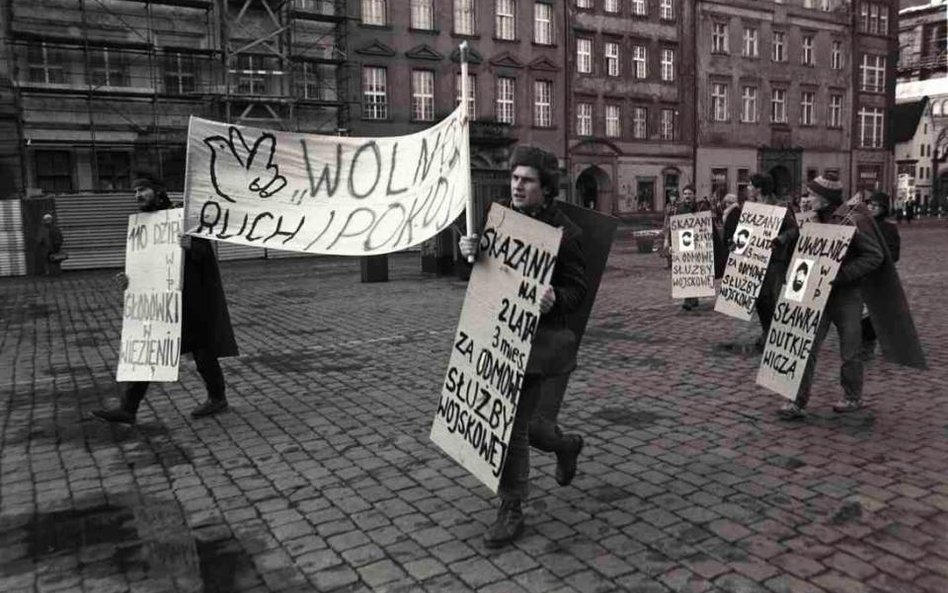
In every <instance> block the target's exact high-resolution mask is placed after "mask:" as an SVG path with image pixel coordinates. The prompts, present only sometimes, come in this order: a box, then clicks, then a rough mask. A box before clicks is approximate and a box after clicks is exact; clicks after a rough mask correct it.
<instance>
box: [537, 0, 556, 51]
mask: <svg viewBox="0 0 948 593" xmlns="http://www.w3.org/2000/svg"><path fill="white" fill-rule="evenodd" d="M533 41H534V43H536V44H538V45H553V6H552V5H550V4H547V3H546V2H534V3H533Z"/></svg>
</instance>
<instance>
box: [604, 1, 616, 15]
mask: <svg viewBox="0 0 948 593" xmlns="http://www.w3.org/2000/svg"><path fill="white" fill-rule="evenodd" d="M602 9H603V10H605V11H606V12H619V0H606V2H605V4H603V7H602Z"/></svg>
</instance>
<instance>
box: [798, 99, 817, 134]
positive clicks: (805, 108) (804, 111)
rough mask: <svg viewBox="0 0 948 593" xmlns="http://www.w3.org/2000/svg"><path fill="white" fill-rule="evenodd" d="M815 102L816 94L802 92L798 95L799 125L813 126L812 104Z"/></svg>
mask: <svg viewBox="0 0 948 593" xmlns="http://www.w3.org/2000/svg"><path fill="white" fill-rule="evenodd" d="M815 102H816V93H814V92H813V91H803V92H801V93H800V125H803V126H812V125H813V104H814V103H815Z"/></svg>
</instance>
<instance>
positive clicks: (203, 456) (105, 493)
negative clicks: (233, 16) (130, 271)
mask: <svg viewBox="0 0 948 593" xmlns="http://www.w3.org/2000/svg"><path fill="white" fill-rule="evenodd" d="M901 230H902V232H903V259H904V262H903V263H902V264H901V268H900V269H901V273H902V274H903V279H904V281H905V284H906V288H907V292H908V295H909V299H910V301H911V303H912V307H913V310H914V313H915V319H916V321H917V322H918V325H919V328H920V332H921V334H922V338H923V342H924V343H925V346H926V349H927V352H928V356H929V361H930V364H931V367H932V370H930V371H928V372H925V373H918V372H915V371H911V370H908V369H903V368H899V367H896V366H894V365H891V364H889V363H886V362H884V361H882V360H875V361H873V362H871V363H870V364H869V365H868V367H867V376H866V378H867V381H866V398H867V401H868V404H869V406H868V409H866V410H865V411H863V412H860V413H858V414H856V415H853V416H851V417H845V418H841V417H837V416H835V415H834V414H833V413H832V411H831V409H830V405H831V404H832V402H833V401H835V400H836V399H837V398H838V394H839V387H838V381H837V373H838V370H837V369H838V358H837V357H836V353H835V352H834V351H835V349H836V340H835V337H832V338H831V339H830V340H829V341H828V343H827V347H826V350H825V351H824V354H823V356H822V357H821V364H820V365H819V371H818V377H817V384H816V386H815V388H814V395H813V400H812V402H811V410H812V414H811V417H810V419H809V420H808V421H807V422H805V423H799V424H783V423H779V422H777V421H776V419H775V417H774V415H773V412H774V411H775V409H776V408H777V407H778V405H779V404H780V402H781V401H782V400H781V399H780V398H779V397H778V396H776V395H774V394H772V393H769V392H766V391H764V390H763V389H761V388H758V387H756V386H755V385H754V377H755V369H756V365H757V358H756V357H755V356H754V355H753V354H751V352H750V349H749V344H750V343H751V342H752V341H753V339H754V338H755V337H756V335H755V331H754V330H755V326H754V325H753V324H751V323H742V322H738V321H734V320H731V319H728V318H726V317H724V316H722V315H719V314H716V313H714V312H713V311H711V304H710V300H709V299H705V300H703V301H702V308H701V309H700V310H699V311H697V312H693V313H687V312H684V311H682V310H681V309H680V307H678V306H677V304H676V303H673V302H672V301H671V300H670V298H669V297H668V294H669V281H668V277H667V272H666V271H665V270H664V269H663V267H662V264H661V262H660V260H659V258H657V257H655V256H653V255H639V254H637V253H635V246H634V244H633V243H632V241H631V240H630V237H629V236H628V235H625V236H624V238H623V240H622V241H620V242H619V243H618V244H617V245H616V246H615V248H614V252H613V256H612V258H611V260H610V266H609V268H608V271H607V276H606V278H605V280H604V282H603V286H602V289H601V291H600V298H599V301H598V303H597V308H596V310H595V312H594V317H593V320H592V322H591V326H590V329H589V331H588V334H587V336H586V340H585V342H584V344H583V349H582V352H581V358H580V368H579V370H578V371H577V372H576V373H575V374H574V376H573V381H572V383H571V389H570V392H569V394H568V395H567V403H566V406H565V408H564V410H563V414H562V422H563V424H564V426H565V428H567V429H569V430H575V431H579V432H582V433H583V434H584V435H585V436H586V443H587V445H586V449H585V450H584V454H583V457H582V459H581V466H580V473H579V475H578V477H577V479H576V481H575V482H574V484H573V485H572V486H570V487H567V488H560V487H558V486H556V483H555V481H554V480H553V469H554V459H553V457H552V456H550V455H546V454H535V455H534V457H533V467H534V473H533V476H534V496H533V498H532V502H531V504H530V505H529V507H528V509H527V515H528V529H527V531H526V533H525V535H524V537H523V538H522V539H521V540H520V541H519V542H518V543H517V544H516V546H514V547H512V548H509V549H506V550H501V551H488V550H486V549H485V548H484V546H483V545H482V543H481V535H482V532H483V531H484V529H485V527H486V525H487V524H488V522H489V521H490V520H491V519H492V518H493V516H494V511H493V505H494V501H493V500H492V497H491V495H490V493H489V492H488V491H487V490H486V489H485V488H484V487H482V486H480V485H478V483H477V482H476V480H474V479H473V478H472V477H470V476H469V475H467V474H466V472H465V471H464V470H463V469H461V468H460V467H459V466H457V465H456V464H455V463H454V462H452V461H451V460H449V459H448V458H446V457H445V456H444V455H443V454H441V453H440V452H439V450H437V448H436V447H435V446H433V445H432V444H431V443H430V442H429V440H428V432H429V428H430V424H431V421H432V419H433V416H434V412H435V408H436V403H437V398H438V393H439V385H440V382H441V379H442V376H443V373H444V371H445V366H446V364H447V360H448V352H449V347H450V344H451V337H452V334H453V332H454V329H455V324H456V322H457V317H458V314H459V311H460V304H461V301H462V299H463V295H464V288H465V286H464V284H463V283H462V282H459V281H457V280H452V279H444V278H441V279H438V278H433V277H429V276H425V275H422V274H421V273H420V272H419V270H420V265H419V263H418V261H417V256H413V255H399V256H394V257H392V258H391V277H392V280H391V281H390V282H388V283H385V284H360V283H359V273H358V263H357V262H355V261H354V260H339V259H329V258H327V259H319V260H300V259H296V260H276V261H274V260H271V261H255V262H226V263H224V264H223V270H224V281H225V286H226V291H227V294H228V298H229V302H230V306H231V314H232V317H233V320H234V322H235V328H236V332H237V337H238V341H239V343H240V346H241V352H242V355H241V356H240V357H239V358H236V359H227V360H225V361H223V366H224V371H225V373H226V376H227V379H228V385H229V398H230V401H231V410H230V411H228V412H227V413H224V414H222V415H219V416H217V417H213V418H208V419H202V420H192V419H191V418H190V416H189V415H188V414H189V412H190V410H191V409H192V408H193V407H194V406H195V405H197V404H198V403H199V402H200V401H201V400H202V399H203V398H204V390H203V386H202V384H201V381H200V378H199V376H198V375H197V373H196V371H195V370H194V367H193V364H192V363H190V362H189V361H188V362H186V363H185V364H184V365H183V366H182V379H181V382H180V383H173V384H161V385H153V386H152V389H151V391H150V393H149V395H148V399H147V400H146V404H145V406H144V408H143V410H142V412H141V414H140V423H139V424H138V425H137V426H136V427H133V428H128V427H112V426H107V425H103V424H100V423H97V422H93V421H88V420H84V419H83V418H85V417H87V415H88V413H89V412H90V411H91V410H92V409H94V408H96V407H99V406H101V405H103V404H104V403H106V402H107V400H109V399H110V398H111V397H114V396H115V395H117V393H118V390H117V387H116V385H115V383H114V381H113V379H112V377H113V371H114V366H115V361H116V358H117V350H118V343H119V340H118V338H119V328H120V319H119V314H120V310H119V306H120V299H119V294H118V293H117V291H116V289H114V288H113V287H112V286H111V283H110V282H109V277H110V276H111V274H112V273H111V272H107V271H102V272H83V273H67V274H65V275H64V276H62V277H61V278H59V279H56V280H52V281H46V280H43V279H39V280H33V279H6V280H3V281H2V282H0V422H2V452H0V471H2V473H0V591H2V592H4V593H18V592H20V591H38V592H47V591H86V592H89V593H111V592H121V591H134V592H143V593H144V592H159V591H201V590H203V591H205V592H221V593H232V592H263V591H429V592H440V591H477V592H483V593H508V592H509V593H522V592H530V593H538V592H547V591H549V592H559V593H564V592H567V591H580V592H607V591H635V592H648V593H652V592H655V593H658V592H668V591H687V592H697V593H701V592H705V591H719V592H731V593H737V592H743V593H754V592H771V593H784V592H799V593H810V592H819V591H825V592H834V593H858V592H879V593H882V592H888V593H913V592H930V593H945V592H948V410H946V405H945V404H946V402H948V395H946V394H948V372H946V370H945V368H946V365H948V360H946V358H948V349H946V347H945V344H948V312H946V308H945V305H944V302H943V298H944V293H945V288H946V286H948V240H946V239H948V225H928V227H927V228H919V227H918V226H915V227H911V228H909V227H906V226H903V227H901ZM726 343H736V344H737V345H738V347H737V348H736V349H735V348H732V349H731V350H728V349H725V348H724V347H723V346H722V344H726Z"/></svg>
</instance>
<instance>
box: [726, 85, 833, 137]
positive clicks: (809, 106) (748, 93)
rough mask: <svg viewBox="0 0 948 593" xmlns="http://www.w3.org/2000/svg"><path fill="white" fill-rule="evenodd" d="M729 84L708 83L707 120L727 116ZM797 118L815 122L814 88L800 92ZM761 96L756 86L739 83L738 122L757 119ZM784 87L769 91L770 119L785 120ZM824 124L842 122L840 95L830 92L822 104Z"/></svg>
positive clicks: (729, 110)
mask: <svg viewBox="0 0 948 593" xmlns="http://www.w3.org/2000/svg"><path fill="white" fill-rule="evenodd" d="M730 91H731V87H730V84H728V83H726V82H712V83H711V114H710V115H711V120H712V121H717V122H726V121H730V120H731V100H730ZM799 100H800V118H799V121H798V122H795V123H799V124H800V125H802V126H814V125H817V120H816V112H817V107H818V106H817V101H816V92H815V91H801V92H800V99H799ZM761 102H762V99H761V97H760V92H759V89H758V87H757V86H754V85H743V86H742V87H741V98H740V122H741V123H758V122H760V107H761V105H760V104H761ZM787 111H788V91H787V89H785V88H773V89H771V91H770V120H769V121H770V122H771V123H789V120H788V117H787ZM825 122H826V126H827V127H830V128H840V127H842V126H843V95H842V94H835V93H831V94H830V95H829V100H828V101H827V105H826V119H825Z"/></svg>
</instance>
